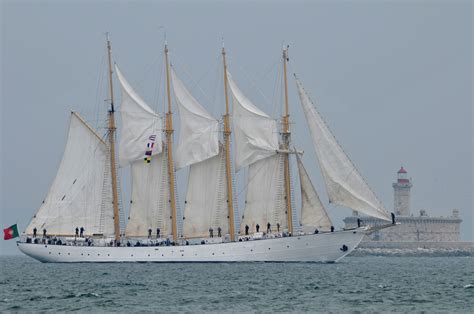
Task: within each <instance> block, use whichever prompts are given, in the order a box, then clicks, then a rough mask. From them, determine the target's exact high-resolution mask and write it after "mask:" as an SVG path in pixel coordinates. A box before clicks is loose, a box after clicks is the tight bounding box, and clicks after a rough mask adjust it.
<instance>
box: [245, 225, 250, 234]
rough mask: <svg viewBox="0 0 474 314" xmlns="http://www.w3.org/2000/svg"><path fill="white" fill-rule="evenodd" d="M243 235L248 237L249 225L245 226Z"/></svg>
mask: <svg viewBox="0 0 474 314" xmlns="http://www.w3.org/2000/svg"><path fill="white" fill-rule="evenodd" d="M245 235H249V225H245Z"/></svg>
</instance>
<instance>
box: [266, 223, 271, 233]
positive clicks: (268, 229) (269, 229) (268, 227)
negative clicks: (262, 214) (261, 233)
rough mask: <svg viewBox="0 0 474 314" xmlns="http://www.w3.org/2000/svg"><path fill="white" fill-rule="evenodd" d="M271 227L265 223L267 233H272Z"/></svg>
mask: <svg viewBox="0 0 474 314" xmlns="http://www.w3.org/2000/svg"><path fill="white" fill-rule="evenodd" d="M271 227H272V225H271V224H270V223H267V233H270V232H272V228H271Z"/></svg>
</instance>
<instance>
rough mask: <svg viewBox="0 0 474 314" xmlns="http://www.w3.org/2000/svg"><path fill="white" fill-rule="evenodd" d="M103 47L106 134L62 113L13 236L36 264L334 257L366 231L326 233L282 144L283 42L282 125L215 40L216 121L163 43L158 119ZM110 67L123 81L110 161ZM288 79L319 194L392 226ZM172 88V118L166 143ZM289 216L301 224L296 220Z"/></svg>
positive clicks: (285, 127)
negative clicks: (241, 179) (248, 90)
mask: <svg viewBox="0 0 474 314" xmlns="http://www.w3.org/2000/svg"><path fill="white" fill-rule="evenodd" d="M107 52H108V68H109V70H108V79H109V96H110V109H109V114H108V130H107V134H106V137H105V139H104V138H103V137H102V136H100V135H99V134H98V133H97V132H96V131H95V130H94V129H93V128H91V127H90V126H89V125H88V124H87V123H86V122H85V121H84V120H83V119H82V118H81V117H80V116H79V115H78V114H77V113H75V112H72V113H71V118H70V124H69V132H68V137H67V143H66V148H65V151H64V155H63V158H62V161H61V164H60V166H59V169H58V173H57V175H56V178H55V179H54V182H53V184H52V186H51V188H50V190H49V193H48V194H47V196H46V198H45V200H44V201H43V204H42V205H41V206H40V208H39V209H38V211H37V213H36V215H35V216H34V217H33V219H32V220H31V222H30V224H29V225H28V227H27V228H26V230H25V232H24V233H23V235H22V237H21V239H20V241H19V242H18V247H19V249H20V250H21V251H22V252H24V253H25V254H27V255H29V256H31V257H33V258H35V259H37V260H40V261H42V262H132V261H133V262H147V261H148V262H231V261H232V262H234V261H304V262H308V261H310V262H335V261H338V260H340V259H341V258H342V257H344V256H345V255H347V254H349V253H350V252H351V251H352V250H354V249H355V248H356V247H357V245H358V244H359V243H360V241H361V240H362V238H363V237H364V235H365V234H367V233H368V232H371V230H370V228H368V227H360V226H359V227H358V228H355V229H350V230H337V231H336V230H334V227H333V224H332V222H331V219H330V217H329V215H328V214H327V212H326V209H325V207H324V206H323V204H322V202H321V200H320V199H319V196H318V194H317V192H316V190H315V188H314V186H313V184H312V182H311V179H310V177H309V175H308V172H307V171H306V169H305V167H304V165H303V161H302V159H301V156H300V155H301V153H300V152H298V151H297V150H296V148H295V147H292V145H291V132H290V123H289V117H290V113H289V104H288V82H287V63H288V48H285V49H283V55H282V64H283V80H284V110H283V116H282V117H281V125H280V128H279V127H278V123H277V120H275V119H274V118H273V117H271V116H269V115H267V114H266V113H265V112H263V111H262V110H260V109H259V108H258V107H257V106H255V105H254V104H253V103H252V102H251V101H250V100H249V99H248V98H247V97H246V96H245V95H244V93H243V92H242V91H241V90H240V89H239V87H238V85H237V84H236V82H235V81H234V79H233V78H232V76H231V75H230V73H229V71H228V69H227V62H226V51H225V49H224V47H223V48H222V61H223V81H224V98H225V111H224V114H223V116H222V120H219V119H217V118H215V117H213V116H212V115H211V114H210V113H209V112H208V111H207V110H206V109H205V108H204V107H203V106H202V105H201V104H200V103H199V102H198V101H197V100H196V98H194V97H193V95H192V94H191V93H190V92H189V90H188V89H187V88H186V87H185V85H184V83H183V82H182V81H181V80H180V78H179V77H178V76H177V74H176V72H175V70H174V68H173V66H171V65H170V62H169V59H168V58H169V56H168V46H167V44H166V43H165V47H164V56H165V66H166V96H167V99H166V100H167V103H166V104H167V112H166V113H165V117H164V119H163V117H162V116H161V115H160V114H158V113H156V112H155V111H154V110H153V109H151V108H150V107H149V106H148V105H147V104H146V103H145V101H144V100H143V99H142V98H141V97H140V96H139V95H138V94H137V93H136V92H135V91H134V89H133V88H132V87H131V85H130V84H129V83H128V82H127V80H126V79H125V77H124V75H123V74H122V72H121V71H120V69H119V68H118V66H116V65H115V71H114V68H113V67H112V56H111V46H110V41H109V39H108V38H107ZM114 72H115V74H116V76H117V79H118V81H119V83H120V88H121V105H120V110H119V111H120V114H121V120H122V123H121V130H120V131H121V132H120V133H121V136H120V139H119V142H118V147H119V149H118V160H116V159H117V158H116V148H115V147H116V138H117V135H116V124H115V104H114V90H113V84H112V76H113V73H114ZM295 79H296V76H295ZM296 86H297V89H298V93H299V97H300V101H301V104H302V106H303V110H304V113H305V116H306V119H307V123H308V126H309V131H310V135H311V138H312V140H313V144H314V147H315V149H316V153H317V157H318V162H319V166H320V169H321V171H322V177H323V178H324V181H325V184H326V191H327V193H328V196H329V201H330V202H331V203H334V204H338V205H342V206H346V207H349V208H351V209H353V210H355V211H358V212H360V213H362V214H366V215H370V216H373V217H377V218H380V219H383V220H386V221H390V220H392V223H394V216H393V215H392V217H391V216H390V214H389V213H388V212H387V211H386V210H385V208H384V206H383V205H382V203H381V202H380V201H379V200H378V199H377V197H376V195H375V194H374V193H373V192H372V190H371V189H370V187H369V186H368V185H367V183H366V182H365V181H364V179H363V178H362V176H361V175H360V174H359V172H358V171H357V169H356V168H355V166H354V165H353V164H352V162H351V161H350V159H349V158H348V157H347V155H346V154H345V152H344V151H343V149H342V147H341V146H340V145H339V144H338V142H337V140H336V139H335V137H334V135H333V134H332V132H331V131H330V130H329V128H328V126H327V125H326V124H325V122H324V120H323V119H322V117H321V115H320V114H319V113H318V111H317V110H316V107H315V106H314V104H313V103H312V102H311V99H310V98H309V96H308V94H307V93H306V91H305V90H304V89H303V86H302V84H301V82H300V81H299V80H298V79H296ZM172 91H173V94H174V99H175V104H176V106H177V108H178V113H179V118H180V119H179V121H180V125H179V139H178V141H177V143H176V145H174V142H173V134H174V129H173V127H174V126H173V112H172ZM230 98H231V99H232V112H231V111H230ZM163 120H164V123H163ZM221 122H222V123H221ZM163 124H164V125H163ZM163 134H164V139H163ZM231 136H233V145H231ZM292 156H295V160H296V164H297V169H298V177H299V180H300V181H299V186H300V189H301V211H300V212H301V214H300V217H298V218H299V219H298V218H297V217H296V216H297V214H296V210H295V209H294V205H293V203H294V202H293V201H294V195H293V188H292V180H291V167H290V162H291V161H290V158H291V157H292ZM118 166H120V167H130V170H131V181H132V184H131V186H132V189H131V190H132V191H131V201H130V213H129V217H128V221H127V224H126V227H125V229H124V230H122V229H121V221H120V217H121V208H120V206H119V205H120V204H119V192H118V191H119V183H118V178H117V167H118ZM186 167H187V168H189V171H188V181H187V190H186V196H185V202H184V209H183V211H182V213H181V216H178V214H179V211H178V209H177V199H176V194H177V193H176V192H177V191H176V189H177V188H176V177H175V174H176V171H177V170H179V169H183V168H186ZM242 169H247V176H246V179H247V181H246V195H245V208H244V209H243V214H242V215H240V214H239V211H238V210H237V201H236V197H235V194H236V193H235V191H234V189H235V184H234V176H235V172H238V171H240V170H242ZM178 217H179V218H180V219H182V223H178ZM298 220H299V221H300V222H301V223H297V224H295V223H294V222H295V221H298ZM295 225H296V226H295ZM388 225H389V224H387V226H388ZM180 226H181V227H180ZM78 227H81V234H78ZM180 229H181V230H180ZM38 230H39V231H40V233H41V232H43V236H40V235H38V234H37V232H38ZM74 230H75V232H74Z"/></svg>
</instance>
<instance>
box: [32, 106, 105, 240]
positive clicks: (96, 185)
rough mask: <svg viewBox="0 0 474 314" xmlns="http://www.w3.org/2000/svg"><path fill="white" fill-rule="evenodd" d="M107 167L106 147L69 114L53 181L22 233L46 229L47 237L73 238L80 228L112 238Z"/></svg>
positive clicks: (84, 124) (77, 118)
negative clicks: (64, 144)
mask: <svg viewBox="0 0 474 314" xmlns="http://www.w3.org/2000/svg"><path fill="white" fill-rule="evenodd" d="M109 164H110V163H109V149H108V145H107V144H106V143H105V142H104V141H103V140H102V139H101V138H100V137H99V136H98V135H97V134H96V133H95V132H94V131H93V129H92V128H91V127H90V126H88V125H87V124H86V123H85V122H84V120H82V118H80V117H79V115H78V114H77V113H74V112H73V113H72V114H71V120H70V124H69V132H68V137H67V143H66V148H65V150H64V155H63V158H62V160H61V164H60V166H59V169H58V172H57V174H56V178H55V179H54V181H53V184H52V185H51V188H50V190H49V192H48V195H47V196H46V198H45V200H44V201H43V204H42V205H41V207H40V208H39V210H38V212H37V213H36V215H35V216H34V217H33V219H32V221H31V222H30V224H29V225H28V227H27V228H26V233H27V234H32V233H33V229H34V228H36V229H37V231H38V233H40V232H42V230H43V229H46V230H47V233H48V234H51V235H73V234H74V233H75V229H76V228H80V227H83V228H84V229H85V231H84V234H85V235H87V236H91V235H93V234H103V235H106V236H112V235H113V234H114V220H113V208H112V202H111V201H110V199H109V198H110V195H112V186H111V184H110V169H109ZM104 195H107V197H104Z"/></svg>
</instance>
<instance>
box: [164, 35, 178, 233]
mask: <svg viewBox="0 0 474 314" xmlns="http://www.w3.org/2000/svg"><path fill="white" fill-rule="evenodd" d="M165 62H166V94H167V98H168V112H167V113H166V126H165V131H166V151H167V154H168V158H167V159H168V183H169V192H170V195H169V196H170V205H171V232H172V233H173V241H174V242H176V241H177V240H178V226H177V220H176V197H175V189H174V184H175V183H174V162H173V132H174V130H173V113H172V111H171V92H170V65H169V61H168V45H167V44H166V43H165Z"/></svg>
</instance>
